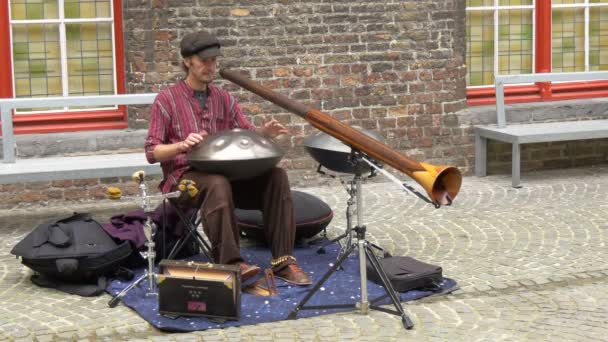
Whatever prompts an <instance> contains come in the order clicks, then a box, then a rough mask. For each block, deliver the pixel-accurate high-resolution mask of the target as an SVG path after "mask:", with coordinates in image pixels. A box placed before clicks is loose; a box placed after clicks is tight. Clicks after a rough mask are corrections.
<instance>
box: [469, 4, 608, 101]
mask: <svg viewBox="0 0 608 342" xmlns="http://www.w3.org/2000/svg"><path fill="white" fill-rule="evenodd" d="M551 10H552V8H551V0H537V1H536V11H535V13H536V14H535V15H536V31H535V35H536V43H535V49H536V56H535V70H534V72H535V73H548V72H551V13H552V12H551ZM603 96H608V81H587V82H564V83H557V84H554V83H550V82H538V83H536V84H530V85H514V86H506V87H505V102H507V103H518V102H536V101H557V100H571V99H581V98H592V97H603ZM495 103H496V91H495V89H494V87H493V86H488V87H479V88H469V89H467V104H468V105H469V106H479V105H489V104H495Z"/></svg>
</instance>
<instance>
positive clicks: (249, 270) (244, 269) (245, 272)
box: [239, 262, 262, 282]
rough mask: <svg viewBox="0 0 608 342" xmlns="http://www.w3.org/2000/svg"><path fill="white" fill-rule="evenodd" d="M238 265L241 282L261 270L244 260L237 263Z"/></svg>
mask: <svg viewBox="0 0 608 342" xmlns="http://www.w3.org/2000/svg"><path fill="white" fill-rule="evenodd" d="M239 267H240V268H241V282H244V281H246V280H248V279H251V278H252V277H255V276H256V275H257V274H258V273H260V271H261V270H262V269H261V268H260V266H257V265H250V264H248V263H245V262H241V263H239Z"/></svg>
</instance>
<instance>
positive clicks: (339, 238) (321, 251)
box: [317, 233, 348, 254]
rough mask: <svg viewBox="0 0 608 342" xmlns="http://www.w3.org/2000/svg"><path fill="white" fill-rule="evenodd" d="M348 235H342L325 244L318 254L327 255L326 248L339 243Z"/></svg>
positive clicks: (318, 250)
mask: <svg viewBox="0 0 608 342" xmlns="http://www.w3.org/2000/svg"><path fill="white" fill-rule="evenodd" d="M347 234H348V233H343V234H342V235H340V236H338V237H335V238H333V239H331V240H329V241H327V242H325V243H324V244H323V245H322V246H321V247H319V249H317V254H325V247H327V246H329V245H331V244H332V243H334V242H336V241H339V240H341V239H343V238H345V237H346V235H347Z"/></svg>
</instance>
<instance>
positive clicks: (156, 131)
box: [145, 80, 255, 192]
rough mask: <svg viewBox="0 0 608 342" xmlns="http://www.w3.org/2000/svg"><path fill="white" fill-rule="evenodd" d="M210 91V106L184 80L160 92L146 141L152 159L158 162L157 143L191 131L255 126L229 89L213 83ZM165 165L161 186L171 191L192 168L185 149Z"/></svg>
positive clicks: (172, 140)
mask: <svg viewBox="0 0 608 342" xmlns="http://www.w3.org/2000/svg"><path fill="white" fill-rule="evenodd" d="M207 91H208V96H207V106H206V108H202V107H201V105H200V102H199V100H198V99H197V98H196V97H195V95H194V90H193V89H192V88H190V87H189V86H188V85H187V84H186V82H184V81H183V80H180V81H178V82H177V83H176V84H174V85H172V86H171V87H169V88H167V89H164V90H162V91H161V92H159V93H158V95H157V96H156V99H155V100H154V103H153V104H152V109H151V113H150V127H149V129H148V136H147V138H146V144H145V151H146V158H147V159H148V162H149V163H151V164H153V163H156V162H157V160H156V159H155V158H154V153H153V151H154V148H155V147H156V145H158V144H174V143H177V142H180V141H183V140H185V139H186V138H187V137H188V135H189V134H190V133H200V132H202V131H203V130H204V131H207V133H209V134H214V133H217V132H221V131H223V130H227V129H233V128H244V129H250V130H254V129H255V126H254V125H252V124H251V122H250V121H249V120H248V119H247V117H246V116H245V115H244V114H243V111H242V109H241V106H240V105H239V103H238V101H237V100H236V99H235V98H234V96H232V95H231V94H230V93H229V92H227V91H226V90H223V89H221V88H219V87H216V86H214V85H212V84H209V86H208V88H207ZM161 167H162V169H163V176H164V179H163V180H162V182H161V183H160V186H159V188H160V190H161V191H162V192H168V191H170V190H171V187H172V186H173V185H174V184H177V181H178V180H179V179H180V177H181V176H182V175H183V174H184V172H186V171H187V170H188V169H189V168H190V166H189V165H188V161H187V160H186V154H185V153H180V154H178V155H177V156H176V157H175V158H174V159H172V160H168V161H165V162H161Z"/></svg>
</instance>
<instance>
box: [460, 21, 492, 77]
mask: <svg viewBox="0 0 608 342" xmlns="http://www.w3.org/2000/svg"><path fill="white" fill-rule="evenodd" d="M493 22H494V17H493V14H492V11H468V12H467V32H466V33H467V66H468V73H467V83H468V85H470V86H479V85H486V84H492V83H493V82H494V80H493V76H491V75H492V74H493V73H494V24H493ZM488 75H490V76H488Z"/></svg>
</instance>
